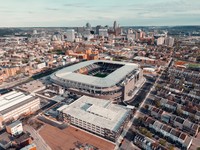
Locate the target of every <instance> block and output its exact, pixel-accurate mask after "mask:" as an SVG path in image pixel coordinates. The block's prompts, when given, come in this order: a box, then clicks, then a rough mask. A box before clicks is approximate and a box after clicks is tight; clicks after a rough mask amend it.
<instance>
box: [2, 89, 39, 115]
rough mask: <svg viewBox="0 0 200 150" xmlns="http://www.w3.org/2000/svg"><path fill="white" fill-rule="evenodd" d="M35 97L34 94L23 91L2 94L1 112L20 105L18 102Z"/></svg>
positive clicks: (24, 101) (27, 100)
mask: <svg viewBox="0 0 200 150" xmlns="http://www.w3.org/2000/svg"><path fill="white" fill-rule="evenodd" d="M33 99H35V97H34V96H32V95H25V94H24V93H23V92H18V91H12V92H9V93H6V94H4V95H1V96H0V114H4V113H5V112H7V111H6V110H8V109H9V108H11V107H12V108H13V109H14V107H16V108H17V107H19V106H18V104H22V103H23V104H24V103H26V102H29V101H30V100H33Z"/></svg>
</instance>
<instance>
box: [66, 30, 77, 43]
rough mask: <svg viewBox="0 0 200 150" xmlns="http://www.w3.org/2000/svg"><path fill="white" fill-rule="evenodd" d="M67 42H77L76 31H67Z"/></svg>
mask: <svg viewBox="0 0 200 150" xmlns="http://www.w3.org/2000/svg"><path fill="white" fill-rule="evenodd" d="M66 36H67V41H68V42H74V40H75V31H74V29H68V30H67V31H66Z"/></svg>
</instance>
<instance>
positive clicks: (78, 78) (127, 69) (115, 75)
mask: <svg viewBox="0 0 200 150" xmlns="http://www.w3.org/2000/svg"><path fill="white" fill-rule="evenodd" d="M97 62H105V63H111V64H121V65H123V66H122V67H120V68H118V69H116V70H115V71H113V72H112V73H110V74H109V75H107V76H106V77H104V78H99V77H95V76H89V75H84V74H80V73H75V72H74V71H76V70H78V69H80V68H83V67H86V66H88V65H91V64H93V63H97ZM138 68H139V67H138V65H137V64H133V63H126V62H117V61H107V60H91V61H85V62H81V63H78V64H75V65H72V66H69V67H66V68H64V69H61V70H59V71H57V72H55V73H53V74H52V75H51V78H52V79H54V80H58V79H57V78H56V77H59V78H62V79H65V80H69V81H74V82H79V83H83V84H87V85H93V86H97V87H111V86H114V85H116V84H117V83H119V82H120V81H121V80H123V79H124V78H125V77H126V76H127V75H128V74H129V73H131V72H132V71H134V70H137V69H138Z"/></svg>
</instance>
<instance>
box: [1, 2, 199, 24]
mask: <svg viewBox="0 0 200 150" xmlns="http://www.w3.org/2000/svg"><path fill="white" fill-rule="evenodd" d="M114 20H116V21H117V22H118V23H119V24H120V25H133V26H138V25H158V26H159V25H200V0H0V27H29V26H30V27H36V26H49V27H50V26H64V27H65V26H84V25H85V24H86V22H90V23H91V25H92V26H96V25H98V24H101V25H112V24H113V21H114Z"/></svg>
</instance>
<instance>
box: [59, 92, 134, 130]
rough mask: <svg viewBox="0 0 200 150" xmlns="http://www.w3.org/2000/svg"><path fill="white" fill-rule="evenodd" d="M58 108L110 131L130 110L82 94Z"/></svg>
mask: <svg viewBox="0 0 200 150" xmlns="http://www.w3.org/2000/svg"><path fill="white" fill-rule="evenodd" d="M59 110H60V111H62V112H63V113H65V114H69V115H71V116H73V117H75V118H78V119H81V120H83V121H86V122H89V123H91V124H94V125H96V126H99V127H101V128H107V129H109V130H111V131H117V130H118V129H119V127H120V126H121V125H122V123H123V122H124V120H125V119H126V118H127V116H128V115H129V113H130V112H131V110H130V109H128V108H126V107H124V106H120V105H116V104H112V102H111V101H108V100H103V99H98V98H93V97H88V96H82V97H80V98H79V99H78V100H76V101H75V102H73V103H72V104H70V105H66V106H62V107H61V108H60V109H59Z"/></svg>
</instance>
